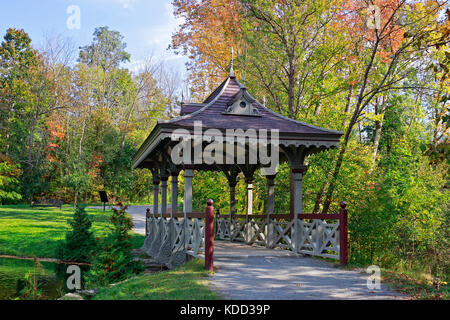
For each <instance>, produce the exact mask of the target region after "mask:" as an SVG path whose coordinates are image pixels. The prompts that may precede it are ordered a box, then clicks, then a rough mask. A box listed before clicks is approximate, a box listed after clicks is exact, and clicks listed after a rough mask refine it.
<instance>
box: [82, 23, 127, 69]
mask: <svg viewBox="0 0 450 320" xmlns="http://www.w3.org/2000/svg"><path fill="white" fill-rule="evenodd" d="M93 36H94V40H93V41H92V43H91V44H90V45H88V46H85V47H81V48H80V57H79V61H80V62H81V63H85V64H87V65H89V66H97V67H101V68H102V70H103V71H104V72H107V71H110V70H111V69H113V68H118V67H119V64H120V63H122V62H125V61H130V54H129V53H128V52H126V51H125V48H126V47H127V45H126V43H124V42H123V36H122V35H121V34H120V33H119V32H118V31H113V30H109V28H108V27H99V28H96V29H95V31H94V34H93Z"/></svg>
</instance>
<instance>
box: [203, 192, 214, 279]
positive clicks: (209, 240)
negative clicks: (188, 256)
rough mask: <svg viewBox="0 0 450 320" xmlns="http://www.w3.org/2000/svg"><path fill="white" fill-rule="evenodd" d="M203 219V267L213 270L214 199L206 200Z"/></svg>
mask: <svg viewBox="0 0 450 320" xmlns="http://www.w3.org/2000/svg"><path fill="white" fill-rule="evenodd" d="M206 204H207V206H206V221H205V269H206V270H209V271H213V260H214V207H213V204H214V201H212V199H209V200H208V201H207V202H206Z"/></svg>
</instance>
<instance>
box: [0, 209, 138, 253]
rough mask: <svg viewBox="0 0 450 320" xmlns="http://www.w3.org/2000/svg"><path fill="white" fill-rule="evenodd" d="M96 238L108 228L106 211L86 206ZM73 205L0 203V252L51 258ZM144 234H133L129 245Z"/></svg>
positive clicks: (63, 231) (64, 230)
mask: <svg viewBox="0 0 450 320" xmlns="http://www.w3.org/2000/svg"><path fill="white" fill-rule="evenodd" d="M86 212H87V213H88V214H89V215H90V217H91V221H92V230H93V231H94V234H95V236H96V237H102V236H103V235H104V234H105V232H106V231H107V230H108V226H109V225H110V224H109V217H110V215H111V211H110V210H106V211H105V212H103V210H99V209H86ZM72 215H73V206H71V205H65V206H63V207H62V209H59V208H52V207H49V208H45V207H42V208H39V207H38V208H31V207H30V206H29V205H8V206H0V254H8V255H16V256H35V257H40V258H54V257H55V250H56V248H57V244H58V241H59V240H61V239H64V237H65V234H66V231H67V230H68V229H69V225H68V220H70V219H72ZM143 242H144V236H142V235H139V234H136V233H133V248H139V247H141V246H142V244H143Z"/></svg>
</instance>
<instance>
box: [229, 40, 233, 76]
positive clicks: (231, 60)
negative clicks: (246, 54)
mask: <svg viewBox="0 0 450 320" xmlns="http://www.w3.org/2000/svg"><path fill="white" fill-rule="evenodd" d="M229 77H234V69H233V47H231V58H230V74H229Z"/></svg>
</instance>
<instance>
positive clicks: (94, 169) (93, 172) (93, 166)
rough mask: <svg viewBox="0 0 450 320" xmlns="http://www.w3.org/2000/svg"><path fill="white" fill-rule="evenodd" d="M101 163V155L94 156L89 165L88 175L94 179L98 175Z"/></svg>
mask: <svg viewBox="0 0 450 320" xmlns="http://www.w3.org/2000/svg"><path fill="white" fill-rule="evenodd" d="M102 163H103V155H101V154H94V155H93V156H92V160H91V162H90V163H89V172H88V174H89V175H90V176H91V177H92V178H95V177H96V176H97V175H98V174H99V173H100V165H101V164H102Z"/></svg>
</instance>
